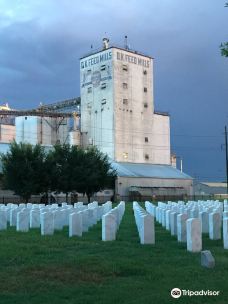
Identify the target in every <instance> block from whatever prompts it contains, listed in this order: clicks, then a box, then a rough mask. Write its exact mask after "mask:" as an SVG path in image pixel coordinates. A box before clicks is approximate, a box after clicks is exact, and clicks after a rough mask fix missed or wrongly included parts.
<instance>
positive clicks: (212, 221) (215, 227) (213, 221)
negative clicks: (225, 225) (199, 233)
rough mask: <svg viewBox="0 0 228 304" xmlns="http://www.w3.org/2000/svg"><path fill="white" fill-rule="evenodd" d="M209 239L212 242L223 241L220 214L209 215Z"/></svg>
mask: <svg viewBox="0 0 228 304" xmlns="http://www.w3.org/2000/svg"><path fill="white" fill-rule="evenodd" d="M209 237H210V239H211V240H219V239H221V216H220V213H218V212H217V213H214V212H213V213H210V214H209Z"/></svg>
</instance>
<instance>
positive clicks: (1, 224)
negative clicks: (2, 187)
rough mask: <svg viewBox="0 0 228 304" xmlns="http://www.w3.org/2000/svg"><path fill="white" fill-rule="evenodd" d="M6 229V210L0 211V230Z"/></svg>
mask: <svg viewBox="0 0 228 304" xmlns="http://www.w3.org/2000/svg"><path fill="white" fill-rule="evenodd" d="M6 229H7V210H1V211H0V230H6Z"/></svg>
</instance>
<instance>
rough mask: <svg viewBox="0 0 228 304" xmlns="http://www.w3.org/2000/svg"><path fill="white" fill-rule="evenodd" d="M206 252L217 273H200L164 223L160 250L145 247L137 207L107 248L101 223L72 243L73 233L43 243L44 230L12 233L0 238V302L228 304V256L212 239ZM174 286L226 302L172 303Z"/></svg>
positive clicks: (185, 299) (128, 208) (194, 257)
mask: <svg viewBox="0 0 228 304" xmlns="http://www.w3.org/2000/svg"><path fill="white" fill-rule="evenodd" d="M203 249H209V250H211V252H212V254H213V255H214V257H215V260H216V267H215V268H214V269H205V268H202V267H201V266H200V254H199V253H195V254H193V253H189V252H187V250H186V245H185V244H179V243H178V242H177V240H176V238H175V237H171V235H170V233H169V232H167V231H166V230H165V229H164V228H162V227H161V225H160V224H156V244H155V245H154V246H152V245H140V244H139V237H138V232H137V229H136V224H135V221H134V216H133V211H132V204H131V203H129V204H127V205H126V211H125V215H124V217H123V220H122V223H121V225H120V228H119V231H118V234H117V240H116V241H113V242H102V241H101V223H99V224H97V225H96V226H94V227H92V228H91V229H90V230H89V232H87V233H84V234H83V236H82V237H81V238H78V237H74V238H71V239H70V238H69V237H68V228H65V229H64V230H63V231H60V232H55V234H54V236H41V235H40V230H39V229H32V230H30V231H29V232H28V233H22V232H21V233H19V232H16V231H15V227H14V228H10V227H9V228H8V230H7V231H0V294H1V296H0V303H1V304H6V303H7V304H63V303H64V304H65V303H67V304H68V303H69V304H87V303H88V304H89V303H100V304H101V303H102V304H103V303H107V304H114V303H115V304H121V303H124V304H125V303H131V304H132V303H135V304H141V303H142V304H144V303H145V304H147V303H148V304H166V303H177V302H178V303H218V304H225V303H226V304H227V303H228V250H226V251H225V250H224V249H223V244H222V240H219V241H211V240H209V238H208V236H207V235H205V236H204V237H203ZM174 287H178V288H180V289H186V290H188V289H189V290H202V289H203V290H205V291H206V290H208V289H209V290H219V291H220V295H219V296H218V297H213V296H203V297H202V296H198V297H187V296H184V297H181V298H179V299H172V298H171V296H170V290H171V289H172V288H174Z"/></svg>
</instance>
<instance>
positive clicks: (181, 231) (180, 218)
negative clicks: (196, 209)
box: [177, 214, 188, 242]
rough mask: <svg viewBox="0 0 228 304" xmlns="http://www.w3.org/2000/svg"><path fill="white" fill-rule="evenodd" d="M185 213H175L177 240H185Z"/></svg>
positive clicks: (186, 217)
mask: <svg viewBox="0 0 228 304" xmlns="http://www.w3.org/2000/svg"><path fill="white" fill-rule="evenodd" d="M187 219H188V216H187V214H178V215H177V240H178V241H179V242H187V232H186V221H187Z"/></svg>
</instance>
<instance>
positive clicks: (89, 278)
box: [24, 266, 107, 284]
mask: <svg viewBox="0 0 228 304" xmlns="http://www.w3.org/2000/svg"><path fill="white" fill-rule="evenodd" d="M24 275H25V276H26V277H27V278H31V279H34V280H42V281H49V282H50V281H56V282H61V283H64V284H74V283H79V282H86V283H95V284H100V283H102V282H103V281H104V280H105V277H107V276H104V274H102V273H99V272H96V271H93V270H90V269H86V268H85V267H70V266H44V267H39V268H37V267H34V268H27V269H26V270H25V272H24Z"/></svg>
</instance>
